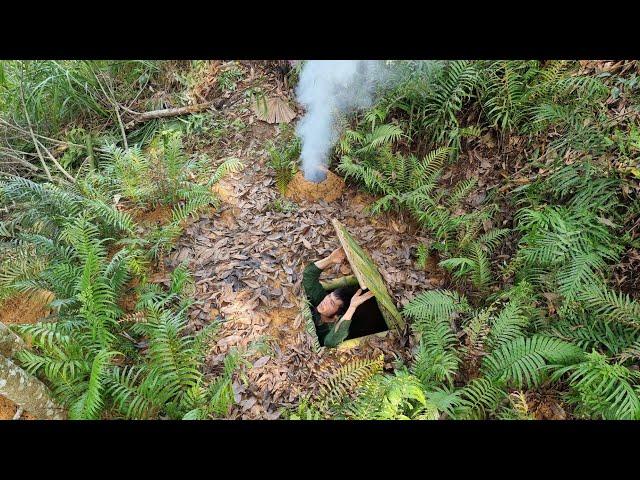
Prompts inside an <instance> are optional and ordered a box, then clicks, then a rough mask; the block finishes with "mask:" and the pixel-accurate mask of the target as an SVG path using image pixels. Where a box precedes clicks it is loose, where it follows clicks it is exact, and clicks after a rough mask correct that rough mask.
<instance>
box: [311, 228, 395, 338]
mask: <svg viewBox="0 0 640 480" xmlns="http://www.w3.org/2000/svg"><path fill="white" fill-rule="evenodd" d="M332 224H333V227H334V228H335V231H336V235H337V236H338V240H339V241H340V244H341V246H342V248H343V249H344V252H345V254H346V257H347V261H348V262H349V265H350V266H351V270H352V271H353V276H351V277H343V278H341V279H336V280H335V281H333V282H322V283H323V286H324V287H325V289H327V290H333V289H335V288H337V287H338V286H346V285H354V286H356V287H357V285H358V284H359V285H360V287H361V288H363V289H365V288H366V289H369V290H370V291H371V292H373V295H374V297H373V298H372V299H370V300H368V301H366V302H365V303H363V304H362V305H360V306H359V307H358V309H357V310H356V313H355V314H354V316H353V320H352V321H351V327H350V328H349V336H348V337H347V339H346V340H345V341H344V342H342V343H341V344H340V345H339V346H338V349H340V350H347V349H350V348H352V347H354V346H356V345H358V344H359V343H360V342H361V341H362V339H364V338H367V337H369V336H371V335H380V336H384V335H386V334H387V332H388V331H389V330H393V329H400V328H402V327H404V320H403V318H402V315H400V312H399V311H398V309H397V308H396V305H395V302H394V301H393V298H392V297H391V295H390V294H389V290H388V289H387V286H386V284H385V283H384V279H383V278H382V276H381V275H380V272H379V271H378V268H377V267H376V265H375V263H374V262H373V260H372V259H371V257H370V256H369V255H368V254H367V253H366V252H365V251H364V250H363V249H362V247H361V246H360V245H358V243H357V242H356V241H355V239H354V238H353V237H352V236H351V235H350V234H349V232H348V231H347V230H346V228H345V227H344V225H342V224H341V223H340V222H339V221H338V220H336V219H333V220H332ZM308 330H309V332H310V333H312V332H311V329H308ZM313 333H314V334H315V328H313ZM316 338H317V335H316Z"/></svg>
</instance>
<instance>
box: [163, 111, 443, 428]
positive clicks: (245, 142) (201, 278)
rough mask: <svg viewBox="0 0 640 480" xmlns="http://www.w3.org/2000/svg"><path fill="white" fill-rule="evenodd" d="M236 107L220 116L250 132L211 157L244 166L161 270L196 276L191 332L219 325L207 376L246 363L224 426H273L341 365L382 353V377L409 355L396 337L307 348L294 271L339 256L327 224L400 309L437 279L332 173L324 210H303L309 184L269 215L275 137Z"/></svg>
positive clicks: (402, 229) (402, 228)
mask: <svg viewBox="0 0 640 480" xmlns="http://www.w3.org/2000/svg"><path fill="white" fill-rule="evenodd" d="M245 103H247V102H244V103H238V104H236V105H234V107H233V108H231V109H229V111H227V112H225V115H229V116H230V118H234V117H235V118H242V119H243V121H245V122H246V123H247V124H248V125H249V129H248V131H247V132H246V133H245V135H243V136H240V137H237V140H236V141H235V142H233V143H232V144H230V145H228V146H227V149H226V150H224V151H220V150H216V156H217V157H218V158H222V157H224V156H225V155H231V154H233V155H234V156H237V157H239V158H240V159H241V160H242V161H243V163H245V165H247V166H248V167H247V168H245V169H244V170H243V171H242V172H239V173H236V174H233V175H232V176H229V177H227V178H225V179H224V180H223V181H222V182H220V184H219V185H218V186H217V188H218V189H219V190H220V191H221V193H224V195H223V201H224V203H223V204H222V205H221V207H220V209H219V210H217V211H216V212H213V213H211V214H205V215H202V216H201V217H200V218H199V219H198V220H196V221H194V222H192V223H191V224H190V225H189V226H187V228H186V230H185V233H184V235H183V236H182V237H181V239H180V240H179V241H178V243H177V245H176V248H175V250H174V251H173V252H172V254H171V255H170V256H169V258H168V260H167V263H168V266H169V267H170V268H175V266H177V265H178V264H180V263H182V262H187V263H188V265H189V268H190V270H191V271H192V272H193V273H194V278H195V282H196V293H195V296H196V299H197V300H199V301H200V302H201V304H200V305H199V306H198V307H195V308H193V309H192V310H191V312H190V328H192V329H194V330H199V329H201V328H203V327H204V326H206V325H208V324H210V323H211V322H219V324H220V328H219V329H218V330H217V333H216V335H215V339H214V340H213V341H212V344H211V348H210V351H209V354H208V356H207V358H206V369H207V370H208V371H209V372H210V373H212V374H213V373H217V372H219V371H220V370H221V369H222V368H223V360H224V357H225V355H226V353H227V352H229V351H230V349H232V348H240V349H243V350H245V349H246V351H247V352H248V354H247V358H248V359H249V363H250V365H248V366H247V367H246V368H243V369H242V370H241V371H240V372H239V373H238V374H236V375H235V376H234V382H233V391H234V396H235V400H236V405H234V407H233V408H232V411H231V412H230V414H229V417H230V418H245V419H249V418H254V419H255V418H265V419H275V418H278V417H279V416H280V410H281V408H282V407H289V406H294V405H295V404H296V403H297V402H298V401H299V400H300V399H301V398H302V397H304V396H307V395H310V394H313V393H314V392H316V391H317V390H318V389H319V387H320V385H321V384H322V382H323V379H324V378H325V377H326V375H327V374H328V373H329V372H331V370H332V369H334V368H336V367H337V366H339V365H340V364H342V363H344V362H346V361H349V360H352V359H354V358H375V357H377V356H379V355H380V354H383V355H384V359H385V368H386V369H391V368H392V363H393V362H394V361H396V360H399V359H404V360H405V361H406V360H408V358H407V357H408V355H410V350H411V343H412V339H411V338H409V337H408V336H407V335H406V332H401V333H395V332H394V333H392V334H390V335H388V336H387V337H385V338H379V337H374V338H371V339H368V340H367V341H366V342H364V343H363V344H361V345H360V346H358V347H355V348H353V349H351V350H349V351H339V350H328V349H324V348H323V349H320V350H319V351H317V350H316V349H314V346H313V343H314V342H313V338H312V336H311V335H310V334H309V333H308V332H307V330H306V328H305V322H304V319H303V317H302V315H301V314H300V306H301V301H302V299H303V295H304V294H303V292H302V288H301V280H302V271H303V270H304V267H305V266H306V265H307V264H308V263H309V262H312V261H315V260H317V259H319V258H322V257H324V256H326V255H328V254H329V253H330V252H331V251H332V250H333V249H335V248H336V247H338V246H339V241H338V239H337V237H336V234H335V230H334V228H333V226H332V224H331V220H332V219H334V218H335V219H338V220H339V221H340V222H341V223H343V224H344V225H345V227H346V228H347V229H348V231H349V232H350V233H351V234H352V236H353V237H354V238H355V239H356V241H357V242H358V243H359V244H360V245H361V246H362V247H363V248H365V249H366V250H367V252H369V253H370V255H371V257H372V259H373V260H374V262H376V264H377V265H378V267H379V270H380V273H381V275H382V277H383V278H384V280H385V282H386V284H387V285H388V287H389V290H390V292H391V294H392V295H393V296H394V298H395V300H396V301H397V302H399V304H400V305H402V304H404V303H406V302H407V301H408V300H409V299H411V298H413V297H414V296H415V295H416V294H417V293H418V292H419V291H422V290H423V289H425V288H436V287H439V286H441V285H442V282H443V280H442V277H441V276H438V275H433V273H431V274H430V273H429V272H427V271H424V270H419V269H417V267H416V266H415V257H414V254H413V253H414V252H413V249H414V248H415V246H416V245H417V244H418V243H419V242H420V241H421V240H423V241H425V240H426V239H421V238H420V236H419V233H418V232H417V229H416V227H415V225H412V224H410V223H406V222H405V221H404V220H401V219H398V218H395V217H394V216H393V215H384V216H379V217H375V218H374V217H372V216H371V215H370V214H369V213H368V212H367V211H366V210H365V207H366V206H367V205H368V204H369V203H370V198H368V197H367V196H366V195H364V194H362V193H360V192H358V191H357V189H356V188H353V187H347V186H345V185H344V182H343V181H342V179H341V178H340V177H338V176H337V175H335V174H333V173H332V172H329V175H328V178H327V181H326V183H327V185H329V186H330V188H328V189H323V187H322V184H320V189H322V190H323V191H322V193H323V194H325V193H326V194H327V197H325V198H324V199H323V198H318V197H314V196H313V195H311V198H312V201H310V200H309V192H308V188H307V191H305V185H303V184H308V182H303V181H301V180H300V179H299V180H298V181H297V182H296V180H295V179H294V181H293V182H292V184H291V189H292V190H290V191H289V192H290V193H291V192H292V191H293V192H295V193H296V195H291V196H290V198H296V199H297V200H298V203H297V204H294V205H293V207H292V208H289V209H286V211H283V209H279V208H276V207H275V206H274V205H275V203H274V202H277V201H278V200H279V199H280V196H279V194H278V192H277V190H276V187H275V179H274V172H273V170H272V169H271V168H270V167H269V166H268V164H267V157H268V153H267V149H266V145H267V141H268V140H269V139H271V138H274V137H276V136H277V135H278V133H279V131H278V129H277V128H274V127H272V126H271V125H267V124H265V123H264V122H260V121H258V120H256V119H255V117H254V118H252V117H253V114H252V112H251V110H250V109H249V108H246V105H244V104H245ZM265 127H267V128H265ZM296 185H297V186H296ZM314 185H315V184H314ZM307 187H308V185H307ZM297 194H300V196H298V195H297ZM316 198H317V200H316ZM349 273H351V272H350V270H349V269H347V268H345V266H342V269H338V267H335V269H334V271H332V272H330V273H329V274H328V275H327V278H331V277H335V276H340V275H345V274H349Z"/></svg>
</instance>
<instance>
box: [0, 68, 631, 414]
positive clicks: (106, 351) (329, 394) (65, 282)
mask: <svg viewBox="0 0 640 480" xmlns="http://www.w3.org/2000/svg"><path fill="white" fill-rule="evenodd" d="M395 63H396V69H397V71H398V72H400V75H399V78H400V80H399V81H397V82H395V83H394V84H393V87H392V88H389V89H387V90H386V91H385V92H384V93H383V94H382V95H381V96H380V97H379V98H378V100H377V101H376V103H375V104H374V105H373V106H372V107H371V108H370V109H368V110H367V111H364V112H359V113H358V114H357V115H355V117H354V118H352V119H351V121H350V123H349V125H348V128H346V129H345V130H344V132H343V133H342V136H341V137H340V139H339V141H338V143H337V145H336V148H335V151H334V154H333V158H334V166H335V170H336V171H337V172H338V173H340V174H341V175H343V177H344V178H345V179H346V180H347V181H348V182H350V183H352V184H355V185H357V186H358V187H359V188H362V189H364V190H366V191H367V192H368V193H370V194H372V195H374V196H375V200H374V201H373V202H372V203H371V204H370V205H369V206H368V207H367V213H368V214H371V215H380V216H382V215H385V214H387V213H392V214H395V215H398V216H399V217H400V218H401V219H402V220H403V221H405V222H406V223H410V224H412V227H414V228H415V231H417V232H420V237H421V238H422V239H424V238H428V239H429V241H428V242H422V241H421V242H418V241H416V244H415V245H412V247H413V251H414V253H415V259H416V265H417V268H427V265H428V264H432V265H436V266H437V270H438V272H437V274H438V275H440V276H441V277H442V278H444V282H443V284H444V285H443V287H442V288H437V289H431V290H425V291H423V292H422V293H420V294H418V295H417V296H415V298H413V299H412V300H411V301H410V302H408V303H407V304H406V305H404V306H403V309H402V313H403V315H404V316H405V318H406V319H407V320H408V323H409V324H410V333H411V336H412V340H413V341H412V342H411V345H414V348H413V350H412V351H411V352H409V354H410V355H409V357H410V358H411V360H410V361H408V362H406V363H403V362H401V361H399V360H398V361H396V363H395V364H394V365H393V368H388V365H387V368H386V369H385V359H384V358H383V357H376V358H370V359H366V358H364V359H363V358H359V359H357V360H352V361H350V362H347V363H346V364H344V365H343V366H342V367H340V368H337V369H334V370H332V371H331V372H329V373H327V375H325V377H324V378H323V380H322V382H323V383H322V385H321V388H319V390H318V391H317V392H314V393H313V394H312V395H303V396H302V399H301V400H300V401H299V402H298V404H297V405H296V407H295V408H292V409H290V410H288V411H287V412H286V416H287V417H288V418H290V419H321V418H338V419H376V420H384V419H415V420H417V419H520V420H525V419H533V418H537V417H536V413H535V412H534V411H533V409H532V407H531V398H532V395H535V394H537V393H540V392H544V394H545V395H548V396H550V397H553V398H554V399H555V401H557V403H558V404H559V405H562V409H563V412H564V413H565V414H566V417H567V418H585V419H636V420H637V419H640V301H639V300H638V296H637V288H638V286H639V285H640V283H639V281H638V280H637V272H634V271H633V268H634V267H633V265H635V266H636V268H637V265H638V264H637V263H635V264H634V263H632V262H630V261H629V259H630V258H637V257H638V253H637V251H638V248H640V240H638V228H639V226H640V223H639V222H638V216H639V215H640V199H639V197H638V191H639V190H640V186H639V184H638V180H639V179H640V165H639V163H638V162H639V159H640V133H639V132H640V130H639V128H640V127H639V126H638V120H639V118H640V117H639V109H640V95H639V91H640V82H639V81H638V80H637V78H638V77H637V71H638V66H637V64H634V66H633V70H635V71H636V73H632V74H629V73H628V72H627V71H626V70H625V72H627V73H625V74H623V73H620V74H617V73H611V72H600V73H594V72H593V71H588V70H587V69H585V66H584V65H583V64H581V63H580V62H573V61H514V60H507V61H466V60H459V61H436V62H395ZM300 65H301V64H300ZM300 65H299V66H298V68H297V70H294V74H293V75H291V76H290V77H289V79H290V80H292V81H295V77H296V76H297V74H298V73H299V71H300ZM211 71H213V70H211V69H210V65H209V64H206V63H203V62H192V63H191V64H189V65H182V64H180V63H179V62H174V63H172V62H151V61H143V62H138V61H120V62H116V61H99V62H96V61H59V62H58V61H33V62H26V61H24V62H22V61H15V62H0V134H1V135H2V136H3V138H4V140H5V141H4V142H3V143H2V145H1V146H0V158H2V161H3V170H2V172H0V242H1V243H0V247H1V248H2V255H1V256H0V302H2V301H4V300H5V299H7V298H9V297H12V296H14V295H28V294H31V293H33V292H38V291H48V292H51V293H52V294H53V300H52V301H51V303H50V304H49V305H48V307H49V308H50V312H51V313H50V315H49V316H48V317H46V318H43V319H40V321H38V322H37V323H34V324H29V325H19V326H14V327H12V328H13V329H14V330H15V332H17V333H18V334H19V335H20V336H22V337H23V338H24V339H26V340H28V341H29V344H30V345H31V348H29V349H24V350H22V351H20V352H19V353H18V355H17V357H16V360H17V361H18V362H19V363H20V365H21V366H22V367H23V368H24V369H26V370H27V371H28V372H29V373H31V374H33V375H36V376H37V377H38V378H40V379H42V380H44V381H45V383H46V384H47V385H48V386H49V387H50V388H51V390H52V393H53V395H54V397H55V399H56V400H57V401H59V402H60V404H61V405H63V406H64V407H65V408H66V409H67V410H68V414H69V417H70V418H74V419H98V418H126V419H134V418H135V419H138V418H140V419H142V418H172V419H181V418H184V419H205V418H220V417H225V416H226V415H227V414H228V412H229V409H230V407H231V405H232V404H233V403H234V390H233V387H232V385H233V378H234V375H236V374H237V372H238V371H239V370H240V369H241V368H242V367H243V366H246V360H245V358H244V353H245V352H243V351H239V350H232V351H231V352H230V353H229V354H228V355H227V356H226V357H225V359H224V361H223V365H224V368H223V369H222V371H220V372H218V374H217V375H215V376H211V375H205V374H204V373H203V371H204V370H203V368H202V365H203V362H204V358H205V356H206V354H207V348H208V345H209V343H210V341H211V339H213V338H215V333H216V328H217V326H218V324H217V323H215V322H214V323H212V324H211V325H210V326H209V327H207V328H204V329H203V330H200V331H199V332H198V333H192V332H191V330H189V329H187V312H188V310H189V308H190V307H191V306H192V305H193V304H194V302H195V300H194V299H193V296H194V295H193V291H194V288H195V287H194V282H193V280H192V279H191V276H190V274H189V271H188V269H187V268H186V266H181V267H179V268H176V269H175V270H173V271H172V272H170V275H169V280H168V282H167V285H165V286H161V285H160V284H157V283H151V282H150V281H149V278H148V277H149V276H150V272H151V271H152V269H153V266H154V265H157V264H158V263H159V262H160V261H161V260H162V258H163V257H164V256H166V254H167V253H168V252H169V251H170V250H171V248H172V246H173V245H174V243H175V241H176V240H177V239H178V237H180V235H181V234H182V232H183V230H184V228H185V225H186V224H187V223H188V222H189V220H190V219H197V218H198V216H199V215H200V214H202V213H203V212H205V211H206V210H207V209H209V208H211V207H216V206H218V205H219V200H218V198H217V196H216V194H215V193H214V186H215V184H216V183H217V182H218V181H219V180H221V179H222V178H223V177H224V176H225V175H226V174H229V173H233V172H237V171H239V170H241V169H242V168H245V166H244V165H243V164H242V163H240V161H239V160H238V159H236V158H228V157H225V158H220V159H219V161H214V160H213V159H212V158H211V156H210V154H211V152H208V153H202V152H193V151H191V150H190V145H191V146H192V144H193V142H191V140H192V139H193V137H198V136H202V135H210V136H211V137H212V138H215V139H216V140H224V139H226V138H227V137H231V136H232V135H236V134H237V133H238V132H240V131H244V129H245V128H246V125H245V124H244V123H242V121H241V120H239V119H236V120H234V121H233V122H232V121H230V120H227V119H219V118H216V119H214V118H213V116H212V114H211V112H204V113H202V112H200V113H195V114H193V115H190V116H187V117H185V118H182V119H180V120H179V121H177V122H175V121H174V122H169V121H165V120H161V119H157V118H156V119H153V120H152V121H149V122H142V123H141V124H138V123H137V122H136V121H133V120H132V119H135V118H136V115H139V113H140V112H145V111H149V110H152V109H156V108H164V107H167V106H169V105H173V103H172V101H177V100H181V101H184V100H185V99H186V98H188V97H189V95H188V94H187V93H185V92H192V91H193V89H194V88H195V85H196V84H197V82H198V81H199V79H201V78H203V77H206V76H207V75H209V74H210V72H211ZM242 78H243V73H242V69H240V68H239V67H238V65H237V64H236V63H233V64H231V63H230V64H228V65H227V66H226V67H225V68H222V69H221V70H220V71H219V72H218V74H217V77H216V82H217V83H216V84H215V85H216V86H215V89H214V90H215V91H216V92H220V93H221V94H225V95H232V94H237V93H239V92H240V91H241V90H242V88H240V87H239V86H238V85H239V83H240V82H241V81H242ZM152 86H153V87H157V88H159V87H162V90H163V91H164V92H169V93H168V95H169V96H171V95H173V96H172V97H171V99H172V101H168V100H167V99H166V98H165V99H164V100H163V99H162V98H161V96H160V95H151V94H150V92H151V91H152V89H151V88H149V87H152ZM181 87H182V88H183V89H182V90H180V88H181ZM185 89H186V90H185ZM281 133H284V134H283V135H281V137H280V139H279V140H278V141H277V142H276V143H271V144H268V145H265V146H264V147H265V149H266V151H267V153H268V157H269V165H270V167H271V168H272V169H273V171H274V176H275V181H276V188H277V189H278V190H279V191H280V193H281V194H283V195H284V193H285V191H286V188H287V184H288V183H289V182H290V181H291V179H292V178H293V175H294V174H295V173H296V172H297V169H298V165H297V161H298V157H299V155H300V143H299V141H298V140H297V139H295V137H294V136H293V131H292V130H287V131H284V132H281ZM185 139H187V140H185ZM189 139H191V140H189ZM195 143H196V144H197V142H195ZM162 209H166V210H167V211H168V212H169V213H168V215H167V219H166V220H165V221H162V222H158V223H159V224H158V223H156V224H145V222H144V216H145V215H146V214H149V213H150V212H154V211H159V210H162ZM269 209H270V210H273V211H277V212H294V211H295V209H296V206H295V205H293V204H291V203H290V202H287V201H286V200H284V199H282V198H277V199H276V200H274V201H273V202H272V203H270V204H269ZM638 258H640V257H638ZM430 260H431V262H430ZM629 265H631V266H629ZM132 291H135V296H136V301H135V306H134V307H133V308H131V307H130V306H129V307H126V306H125V305H124V302H123V301H122V300H123V298H124V297H125V296H126V295H128V294H130V293H131V292H132ZM307 313H308V312H307ZM307 320H308V318H307ZM307 323H309V322H307ZM311 323H312V321H311ZM309 330H310V331H312V330H313V325H311V327H310V328H309ZM319 349H320V346H319V345H315V350H319Z"/></svg>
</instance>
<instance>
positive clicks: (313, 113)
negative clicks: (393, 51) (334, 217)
mask: <svg viewBox="0 0 640 480" xmlns="http://www.w3.org/2000/svg"><path fill="white" fill-rule="evenodd" d="M388 73H389V70H388V68H386V64H385V62H384V61H378V60H309V61H308V62H306V63H305V65H304V67H303V69H302V72H301V73H300V79H299V82H298V86H297V87H296V96H297V99H298V102H299V103H300V104H302V105H303V106H304V108H305V110H306V114H305V116H304V117H303V118H302V120H301V121H300V122H299V123H298V126H297V128H296V133H297V135H298V137H300V139H301V142H302V152H301V155H300V157H301V159H302V171H303V173H304V177H305V178H306V179H307V180H310V181H313V182H321V181H322V180H324V179H325V178H326V170H327V167H328V163H329V155H330V153H331V149H332V147H333V146H334V145H335V143H336V141H337V140H338V138H339V137H340V131H339V127H338V125H339V122H338V120H339V119H340V118H341V117H342V116H344V115H345V114H347V113H349V112H352V111H355V110H358V109H363V108H368V107H370V106H371V105H372V104H373V102H374V100H375V98H374V97H375V94H376V91H377V87H378V86H380V85H381V84H382V83H383V81H384V80H385V78H386V77H387V76H388Z"/></svg>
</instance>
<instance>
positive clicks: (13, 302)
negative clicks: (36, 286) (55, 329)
mask: <svg viewBox="0 0 640 480" xmlns="http://www.w3.org/2000/svg"><path fill="white" fill-rule="evenodd" d="M51 300H53V294H52V293H51V292H48V291H44V290H43V291H40V292H37V293H34V294H33V295H26V294H23V293H19V294H16V295H14V296H12V297H9V298H8V299H7V300H5V301H4V302H3V303H2V304H1V305H0V322H2V323H4V324H5V325H7V324H10V323H35V322H37V321H38V320H40V319H41V318H42V317H45V316H47V315H48V314H49V309H48V308H47V307H46V305H47V304H48V303H49V302H50V301H51Z"/></svg>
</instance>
